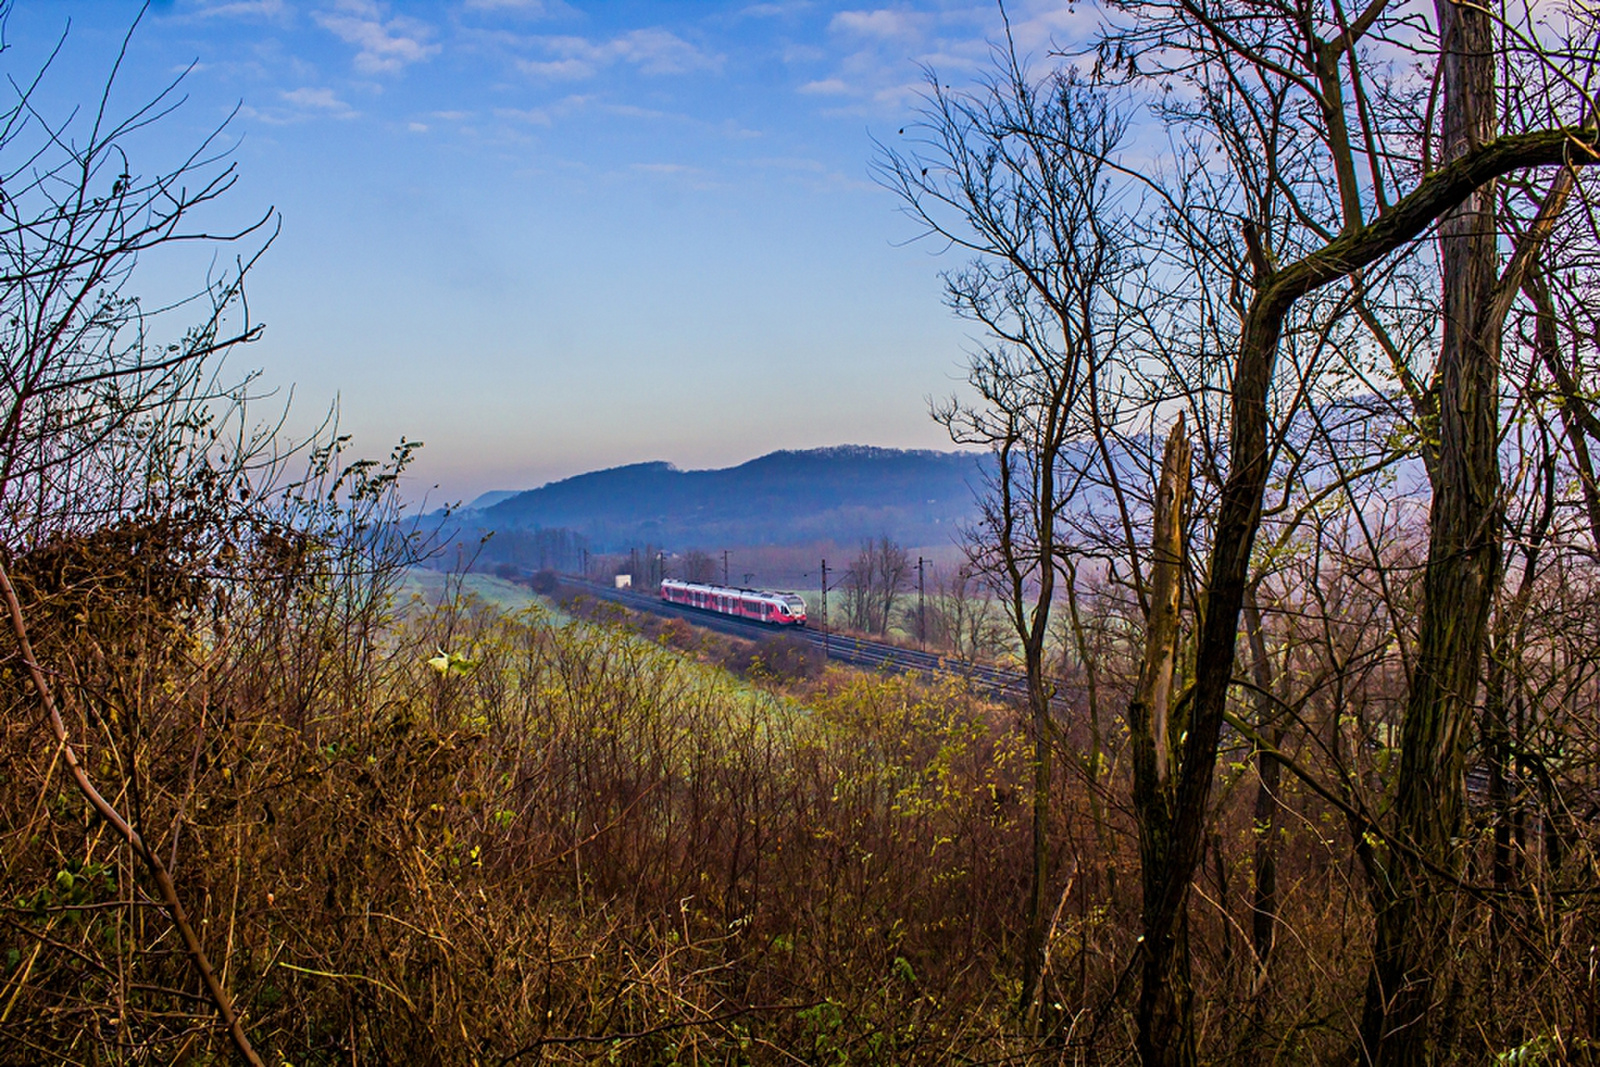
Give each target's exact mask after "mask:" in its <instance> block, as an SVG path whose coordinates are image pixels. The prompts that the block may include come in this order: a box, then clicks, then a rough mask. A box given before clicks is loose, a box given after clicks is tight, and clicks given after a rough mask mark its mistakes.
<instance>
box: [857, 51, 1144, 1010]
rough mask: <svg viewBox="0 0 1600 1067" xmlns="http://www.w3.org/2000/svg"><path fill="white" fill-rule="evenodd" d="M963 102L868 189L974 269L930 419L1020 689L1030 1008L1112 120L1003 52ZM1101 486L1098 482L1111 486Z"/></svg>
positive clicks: (1094, 99) (1103, 366)
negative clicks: (965, 351)
mask: <svg viewBox="0 0 1600 1067" xmlns="http://www.w3.org/2000/svg"><path fill="white" fill-rule="evenodd" d="M995 60H996V70H995V72H994V74H993V75H992V76H991V78H990V79H989V80H988V81H987V82H986V83H984V84H983V85H982V86H981V87H980V88H979V89H978V90H976V91H974V92H971V93H958V92H954V91H951V90H949V89H947V88H946V87H944V86H943V85H941V83H940V82H939V81H938V79H937V78H932V77H930V80H929V99H928V106H927V108H926V109H925V111H924V113H923V117H922V121H921V122H920V123H919V124H918V125H916V126H914V127H912V129H913V130H914V131H915V133H916V138H915V140H914V141H913V142H912V146H911V147H910V148H909V149H908V150H907V151H906V152H904V153H902V152H901V151H899V150H896V149H890V148H887V147H885V148H883V149H882V151H881V154H880V157H879V164H878V172H879V176H880V180H881V181H882V182H883V183H884V184H885V185H887V186H888V187H889V188H890V189H891V190H893V191H894V192H895V193H897V194H899V196H900V198H901V200H902V202H903V205H904V207H905V210H906V212H907V213H908V214H909V215H910V216H911V217H912V218H913V219H914V220H915V221H916V222H917V223H918V224H919V225H920V226H922V227H924V228H925V230H926V231H927V233H929V234H930V235H934V236H937V237H939V238H940V239H942V240H945V241H948V242H950V243H952V244H954V245H956V246H957V247H958V248H961V249H963V250H965V251H968V252H970V253H972V254H973V255H974V257H975V258H974V259H973V260H972V261H971V262H970V263H969V264H968V265H967V266H966V267H965V268H964V269H962V270H959V271H956V272H953V273H950V274H947V275H946V276H945V283H946V298H947V300H948V301H949V303H950V305H951V306H952V307H953V308H954V309H955V310H956V312H957V313H958V314H960V315H962V316H964V317H966V318H969V319H971V320H973V321H974V322H976V323H978V324H979V325H981V326H982V327H983V329H984V332H985V335H986V343H985V346H984V347H983V348H982V349H981V350H980V351H979V352H977V353H976V354H974V356H973V357H972V358H971V360H970V361H969V363H968V368H967V381H968V383H969V384H970V385H971V386H972V388H973V390H974V392H975V393H976V397H977V400H976V402H975V403H966V402H963V401H960V400H954V399H953V400H950V401H948V402H946V403H942V404H938V405H936V406H935V407H934V410H933V415H934V418H935V419H936V420H937V421H938V422H940V423H941V424H942V425H943V426H944V427H945V429H946V430H947V431H948V432H949V434H950V437H951V440H953V441H955V442H956V443H957V444H963V445H976V446H978V447H981V448H983V449H985V450H987V451H988V452H989V453H990V455H991V456H992V459H993V464H994V466H993V468H992V470H991V471H990V472H989V474H988V475H987V477H986V482H985V484H984V486H983V490H982V495H981V497H980V501H979V504H980V511H981V517H980V519H979V521H978V523H977V525H976V526H975V528H974V529H973V530H972V531H971V532H970V536H969V540H968V544H967V553H968V558H969V562H970V564H971V567H972V569H973V571H974V572H975V573H977V574H981V575H983V576H984V577H985V579H986V580H987V581H988V583H989V585H990V587H991V588H992V590H993V591H994V593H995V594H996V596H997V598H998V602H999V605H1000V607H1001V609H1002V610H1003V612H1004V615H1005V618H1006V622H1007V625H1008V628H1009V629H1010V630H1011V631H1012V632H1013V633H1014V634H1015V636H1016V639H1017V641H1018V642H1019V644H1020V647H1021V652H1022V661H1023V667H1024V670H1025V672H1026V675H1027V684H1028V707H1029V716H1030V723H1031V725H1030V730H1031V735H1032V746H1033V766H1034V773H1033V801H1032V802H1033V862H1032V870H1031V874H1030V878H1031V882H1030V889H1029V898H1028V912H1027V916H1026V918H1025V924H1026V925H1025V934H1024V945H1023V968H1022V996H1021V1005H1022V1007H1023V1009H1024V1010H1026V1011H1028V1012H1030V1013H1031V1012H1033V1011H1034V1010H1035V1008H1036V1005H1037V1002H1038V998H1039V993H1040V987H1041V978H1042V976H1043V963H1044V958H1045V944H1044V942H1045V927H1046V924H1047V923H1048V921H1049V914H1048V913H1049V910H1050V908H1051V906H1052V905H1051V904H1050V902H1049V901H1048V899H1047V897H1048V894H1049V892H1050V890H1049V881H1050V877H1051V862H1050V855H1051V850H1050V841H1049V826H1050V813H1051V783H1052V778H1053V776H1054V771H1053V763H1052V751H1053V748H1054V746H1055V744H1056V739H1055V736H1054V734H1055V726H1054V724H1053V722H1052V718H1051V700H1052V696H1053V689H1054V687H1053V685H1052V683H1051V680H1050V677H1049V674H1050V671H1049V667H1048V664H1047V656H1046V648H1045V646H1046V642H1047V640H1048V638H1049V635H1050V623H1051V612H1052V610H1053V608H1054V606H1055V600H1056V596H1057V580H1058V577H1059V572H1060V564H1059V561H1058V558H1057V557H1058V552H1059V550H1060V545H1061V543H1062V536H1061V535H1062V532H1063V531H1062V530H1061V527H1060V523H1061V513H1062V511H1063V509H1064V508H1066V507H1067V506H1068V505H1069V503H1070V502H1071V501H1072V500H1073V498H1074V496H1075V495H1076V494H1077V493H1078V491H1079V489H1080V488H1081V487H1082V486H1083V484H1084V480H1085V477H1086V470H1085V468H1086V467H1088V466H1090V465H1093V464H1095V463H1096V462H1098V461H1099V459H1100V458H1101V456H1102V455H1103V452H1101V453H1097V452H1096V451H1095V450H1094V449H1093V447H1092V446H1093V444H1094V442H1096V441H1097V440H1101V441H1103V439H1104V437H1105V435H1106V434H1107V433H1108V432H1109V428H1108V426H1109V423H1111V422H1112V421H1114V420H1116V419H1117V418H1118V416H1117V415H1116V414H1115V413H1114V412H1113V411H1112V410H1111V409H1112V406H1113V403H1114V402H1113V401H1112V399H1111V395H1112V392H1113V390H1112V388H1111V383H1112V376H1113V372H1114V367H1115V363H1116V360H1117V359H1118V358H1119V356H1120V353H1119V350H1118V346H1119V341H1120V331H1119V318H1118V316H1117V315H1116V314H1115V303H1114V300H1113V299H1112V294H1113V290H1114V288H1115V286H1116V285H1117V284H1118V282H1119V280H1120V279H1121V277H1122V275H1123V274H1125V273H1126V271H1127V270H1128V264H1127V262H1126V261H1125V257H1124V256H1123V249H1124V246H1125V242H1123V241H1121V240H1119V239H1118V237H1117V236H1116V234H1117V230H1118V227H1119V223H1120V219H1119V216H1118V211H1117V209H1116V208H1115V207H1114V198H1115V193H1114V191H1113V187H1112V186H1111V185H1110V184H1109V183H1108V181H1107V178H1108V176H1109V173H1110V171H1109V164H1108V162H1107V160H1108V159H1109V157H1110V156H1111V155H1112V154H1113V153H1114V152H1115V151H1116V149H1117V146H1118V144H1119V143H1120V141H1121V139H1122V136H1123V133H1124V131H1125V128H1126V123H1125V120H1124V119H1123V118H1122V117H1121V116H1119V115H1118V114H1117V113H1116V112H1115V111H1113V110H1112V108H1111V107H1110V106H1109V104H1108V103H1107V101H1106V99H1105V98H1104V97H1103V96H1102V95H1100V94H1098V93H1095V92H1093V91H1091V90H1090V89H1088V88H1086V87H1085V86H1083V85H1081V84H1080V83H1079V82H1078V80H1077V78H1076V76H1075V75H1073V74H1071V73H1063V72H1054V73H1051V74H1049V75H1047V76H1045V77H1043V78H1039V79H1035V78H1033V77H1031V76H1030V75H1029V74H1028V73H1027V71H1026V70H1025V69H1024V67H1023V65H1022V63H1021V60H1020V59H1019V57H1018V56H1017V54H1016V51H1015V49H1014V48H1013V47H1007V48H1005V49H1001V50H997V52H996V55H995ZM1110 477H1111V479H1112V481H1113V483H1114V482H1115V477H1116V475H1115V472H1114V471H1111V472H1110Z"/></svg>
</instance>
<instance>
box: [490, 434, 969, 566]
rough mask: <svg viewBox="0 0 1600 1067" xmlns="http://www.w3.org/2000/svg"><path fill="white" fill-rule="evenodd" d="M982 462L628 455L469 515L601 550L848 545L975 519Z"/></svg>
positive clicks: (933, 538)
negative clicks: (698, 464) (697, 463)
mask: <svg viewBox="0 0 1600 1067" xmlns="http://www.w3.org/2000/svg"><path fill="white" fill-rule="evenodd" d="M983 469H984V457H982V456H981V455H980V454H978V453H972V452H936V451H931V450H905V449H893V448H874V447H870V446H866V445H841V446H836V447H833V448H817V449H809V450H804V451H788V450H785V451H779V452H771V453H768V454H767V455H764V456H760V457H758V458H756V459H752V460H750V461H749V462H747V463H742V464H739V465H738V466H736V467H726V468H722V469H718V470H687V471H686V470H679V469H678V468H677V467H675V466H673V465H672V464H670V463H666V462H661V461H657V462H650V463H632V464H628V465H626V466H622V467H612V468H610V469H607V470H599V471H590V472H589V473H587V474H579V475H576V476H574V477H571V478H564V479H562V480H560V481H555V482H551V483H549V484H547V485H544V486H541V487H540V488H538V489H530V490H528V491H526V492H521V493H515V494H513V495H509V496H505V497H504V498H503V499H499V500H495V497H497V496H500V493H494V494H485V495H484V497H480V498H479V500H481V501H485V502H488V506H485V507H481V508H474V509H473V511H472V514H471V518H472V519H473V520H474V521H476V522H477V523H478V524H479V525H481V526H483V527H485V528H487V529H497V530H498V529H505V530H511V529H553V528H564V529H569V530H573V531H575V532H577V533H580V534H582V535H583V536H584V537H586V538H587V539H588V540H589V542H590V544H591V546H592V547H593V548H594V549H595V550H596V551H602V552H604V551H619V550H623V549H626V548H628V547H631V546H637V545H643V544H646V543H648V544H655V545H660V546H663V547H666V548H669V549H672V550H678V549H683V548H694V547H699V548H713V547H715V546H718V545H724V544H728V545H785V544H802V543H806V542H810V541H821V540H834V541H838V542H840V543H846V544H847V543H850V542H853V541H856V540H859V539H861V538H864V537H875V536H878V535H879V534H887V535H888V536H890V537H893V538H895V539H896V540H898V541H900V542H901V543H902V544H908V545H932V544H942V543H947V542H949V541H950V540H952V539H953V538H954V537H956V536H957V534H958V533H959V530H960V528H961V526H962V525H963V524H964V523H966V522H969V521H970V520H971V519H972V518H973V517H974V515H975V512H976V506H975V504H974V496H973V490H974V488H975V487H977V486H978V485H979V484H980V483H981V480H982V475H983ZM490 501H492V502H490ZM474 503H475V504H476V503H478V502H477V501H474ZM464 517H466V516H464Z"/></svg>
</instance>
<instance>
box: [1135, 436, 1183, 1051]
mask: <svg viewBox="0 0 1600 1067" xmlns="http://www.w3.org/2000/svg"><path fill="white" fill-rule="evenodd" d="M1190 458H1191V457H1190V448H1189V441H1188V438H1187V436H1186V435H1185V432H1184V420H1183V419H1182V418H1181V417H1180V418H1179V419H1178V422H1177V425H1175V426H1173V428H1172V432H1171V434H1169V435H1168V437H1167V447H1166V453H1165V455H1164V456H1163V458H1162V462H1161V482H1160V485H1159V488H1158V489H1157V491H1156V499H1155V515H1154V526H1155V531H1154V537H1153V541H1152V544H1151V553H1150V617H1149V621H1148V623H1147V625H1146V628H1145V652H1144V667H1143V669H1142V671H1141V672H1140V677H1139V689H1138V692H1137V693H1136V694H1135V695H1134V699H1133V702H1132V703H1131V704H1130V705H1129V707H1128V732H1129V736H1130V741H1131V745H1132V751H1133V804H1134V813H1135V816H1136V817H1137V819H1138V822H1139V853H1140V859H1141V861H1142V862H1141V864H1140V867H1141V869H1142V871H1143V874H1144V926H1145V930H1146V932H1147V933H1146V937H1145V942H1144V945H1143V947H1142V951H1143V954H1144V968H1143V969H1144V981H1143V984H1142V986H1141V988H1140V993H1139V1008H1138V1011H1139V1055H1140V1058H1141V1059H1143V1060H1144V1062H1145V1063H1147V1064H1149V1063H1171V1064H1192V1063H1194V1062H1195V1047H1194V1027H1193V1025H1192V1024H1191V1017H1192V1015H1193V1010H1194V1008H1193V990H1192V988H1191V986H1190V976H1189V944H1188V939H1189V929H1188V923H1187V921H1185V917H1184V916H1183V915H1181V914H1180V915H1178V916H1175V917H1174V918H1175V920H1176V921H1168V920H1167V919H1166V918H1165V917H1164V916H1162V914H1161V910H1160V909H1161V908H1162V907H1163V897H1164V890H1165V885H1164V883H1163V880H1162V875H1163V872H1164V871H1165V869H1166V858H1167V855H1168V852H1169V849H1170V847H1171V844H1172V841H1171V831H1172V815H1173V794H1172V782H1173V751H1174V748H1175V747H1176V744H1177V742H1178V740H1179V739H1180V738H1181V737H1182V735H1183V718H1184V716H1182V715H1175V714H1173V710H1174V709H1173V701H1172V687H1173V675H1174V673H1175V669H1176V665H1177V656H1178V611H1179V607H1180V602H1179V599H1180V593H1181V591H1182V582H1181V579H1182V574H1183V533H1184V529H1183V513H1184V503H1185V501H1186V500H1187V498H1188V495H1189V488H1190V485H1189V479H1190ZM1152 929H1160V930H1161V931H1162V936H1160V937H1158V938H1151V937H1150V936H1149V933H1148V932H1149V931H1150V930H1152Z"/></svg>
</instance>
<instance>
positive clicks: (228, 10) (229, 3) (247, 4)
mask: <svg viewBox="0 0 1600 1067" xmlns="http://www.w3.org/2000/svg"><path fill="white" fill-rule="evenodd" d="M292 13H293V12H292V9H291V8H290V7H289V5H287V4H285V3H284V2H283V0H224V2H222V3H202V4H200V6H199V7H197V8H196V9H195V11H194V14H195V15H197V16H199V17H200V18H265V19H279V18H282V17H283V16H284V15H286V14H292Z"/></svg>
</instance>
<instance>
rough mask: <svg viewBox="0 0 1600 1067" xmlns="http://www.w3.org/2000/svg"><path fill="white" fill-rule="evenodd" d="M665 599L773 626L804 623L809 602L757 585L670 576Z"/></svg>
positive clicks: (663, 589)
mask: <svg viewBox="0 0 1600 1067" xmlns="http://www.w3.org/2000/svg"><path fill="white" fill-rule="evenodd" d="M661 599H662V600H665V601H666V602H667V603H669V604H682V605H683V606H684V607H687V608H700V609H701V610H702V611H714V612H716V613H717V614H719V615H734V616H737V617H738V618H741V619H752V620H754V621H756V622H764V623H767V624H769V625H771V626H804V625H805V624H806V602H805V601H804V600H802V599H801V598H800V597H799V596H797V595H795V594H794V593H767V592H761V591H759V590H756V589H728V588H726V587H724V586H720V585H705V584H702V583H700V582H680V581H678V580H677V579H676V578H667V579H665V580H664V581H662V583H661Z"/></svg>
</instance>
